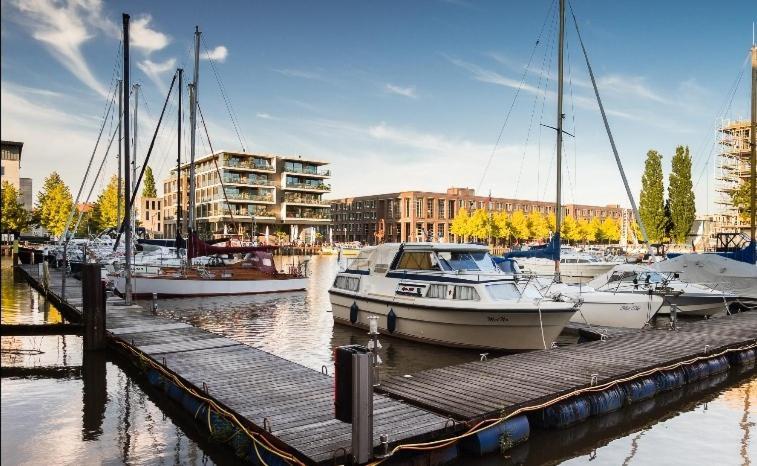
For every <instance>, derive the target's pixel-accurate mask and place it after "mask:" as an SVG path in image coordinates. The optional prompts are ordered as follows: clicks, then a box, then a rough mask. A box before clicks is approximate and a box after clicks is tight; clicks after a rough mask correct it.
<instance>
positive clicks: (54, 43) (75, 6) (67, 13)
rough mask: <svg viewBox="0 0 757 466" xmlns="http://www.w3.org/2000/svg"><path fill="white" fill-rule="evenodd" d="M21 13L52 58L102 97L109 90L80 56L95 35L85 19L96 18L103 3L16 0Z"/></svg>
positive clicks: (71, 0) (94, 0)
mask: <svg viewBox="0 0 757 466" xmlns="http://www.w3.org/2000/svg"><path fill="white" fill-rule="evenodd" d="M15 5H16V7H17V8H18V10H19V11H20V12H21V13H23V15H24V21H23V22H24V23H25V24H26V26H27V27H28V28H29V29H30V30H31V33H32V37H34V38H35V39H37V40H38V41H40V42H42V43H43V44H44V45H45V47H47V49H48V50H50V52H51V53H52V55H53V57H54V58H55V59H56V60H58V61H59V62H60V63H61V64H62V65H63V66H64V67H66V68H67V69H68V70H69V71H70V72H71V73H72V74H73V75H74V76H76V77H77V78H79V80H81V82H82V83H84V84H85V85H86V86H87V87H89V88H90V89H92V90H93V91H95V92H97V93H98V94H100V95H101V96H103V97H108V94H109V93H108V90H107V89H106V88H105V86H103V85H102V84H101V83H100V81H98V79H97V78H96V77H95V75H94V74H93V73H92V70H90V68H89V65H88V64H87V61H86V60H85V59H84V56H83V55H82V52H81V46H82V45H83V44H84V43H85V42H87V41H89V40H90V39H92V38H93V37H94V35H93V34H92V33H91V32H90V31H89V30H88V29H87V26H86V24H85V21H84V18H85V17H86V15H88V17H93V16H94V17H97V16H98V14H99V11H100V8H101V6H102V5H101V3H100V2H99V1H97V0H92V1H74V0H69V1H68V2H67V3H65V4H60V3H55V2H52V1H46V0H17V1H16V3H15Z"/></svg>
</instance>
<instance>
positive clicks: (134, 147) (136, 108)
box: [131, 83, 139, 235]
mask: <svg viewBox="0 0 757 466" xmlns="http://www.w3.org/2000/svg"><path fill="white" fill-rule="evenodd" d="M138 113H139V84H137V83H135V84H134V144H132V157H131V179H132V181H133V182H134V183H135V186H134V189H137V186H136V182H137V129H138V128H139V120H138V118H139V115H138ZM136 214H137V209H136V207H134V206H132V207H131V219H132V222H131V232H132V235H134V232H135V231H136V222H135V219H136V218H137V216H136Z"/></svg>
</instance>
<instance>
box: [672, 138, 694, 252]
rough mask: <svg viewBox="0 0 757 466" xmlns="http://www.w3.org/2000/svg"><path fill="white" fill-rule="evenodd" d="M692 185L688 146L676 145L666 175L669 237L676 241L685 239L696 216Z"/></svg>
mask: <svg viewBox="0 0 757 466" xmlns="http://www.w3.org/2000/svg"><path fill="white" fill-rule="evenodd" d="M693 186H694V185H693V184H692V182H691V156H690V155H689V148H688V147H683V146H678V147H676V154H675V155H674V156H673V161H672V168H671V171H670V175H669V177H668V200H669V201H670V219H671V221H672V223H673V225H672V228H671V239H672V240H673V241H675V242H676V243H683V242H685V241H686V236H687V235H688V234H689V230H690V229H691V224H692V223H693V222H694V219H695V218H696V205H695V204H694V189H693Z"/></svg>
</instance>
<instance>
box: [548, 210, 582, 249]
mask: <svg viewBox="0 0 757 466" xmlns="http://www.w3.org/2000/svg"><path fill="white" fill-rule="evenodd" d="M553 228H554V227H553ZM580 236H581V235H580V231H579V229H578V222H576V219H575V218H573V216H572V215H566V216H565V218H564V219H563V221H562V225H560V241H567V242H571V241H578V240H579V239H581V237H580Z"/></svg>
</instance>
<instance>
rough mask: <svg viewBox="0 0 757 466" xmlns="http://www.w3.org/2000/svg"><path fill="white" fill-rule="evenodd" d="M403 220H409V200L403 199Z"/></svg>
mask: <svg viewBox="0 0 757 466" xmlns="http://www.w3.org/2000/svg"><path fill="white" fill-rule="evenodd" d="M405 218H410V199H405Z"/></svg>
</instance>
